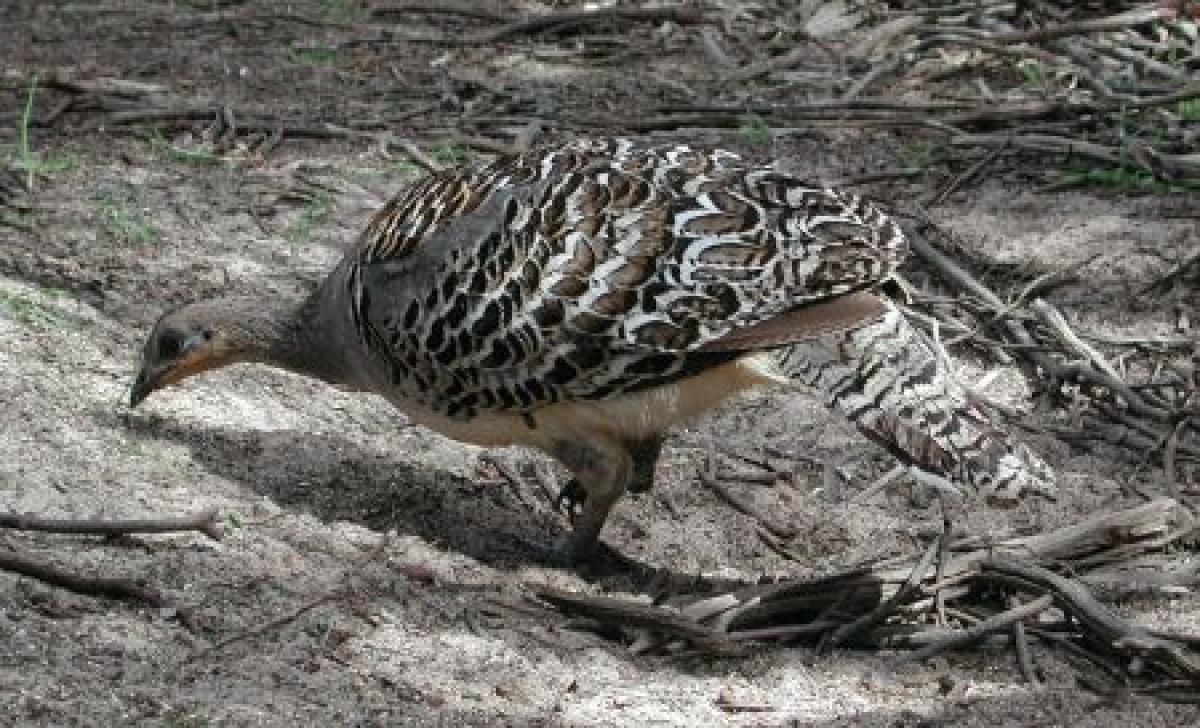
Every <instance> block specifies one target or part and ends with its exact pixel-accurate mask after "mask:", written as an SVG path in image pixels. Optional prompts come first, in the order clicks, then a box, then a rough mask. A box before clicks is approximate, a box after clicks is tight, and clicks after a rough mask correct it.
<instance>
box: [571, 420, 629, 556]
mask: <svg viewBox="0 0 1200 728" xmlns="http://www.w3.org/2000/svg"><path fill="white" fill-rule="evenodd" d="M551 454H552V455H554V457H556V458H558V459H559V460H560V461H561V462H562V463H563V464H564V465H566V466H567V468H568V469H570V471H571V472H572V473H573V474H574V475H575V478H574V482H575V483H576V487H577V488H578V489H579V490H582V491H583V492H584V493H585V495H586V497H585V498H584V499H583V502H582V508H581V509H580V511H579V513H578V515H576V516H575V517H574V518H573V519H572V525H573V530H572V531H571V534H570V536H568V538H567V541H566V544H565V545H564V551H565V554H564V555H565V557H566V559H567V560H568V561H569V562H570V563H572V564H578V563H581V562H584V561H587V560H588V559H589V558H590V557H591V556H592V554H593V553H594V552H595V550H596V542H597V540H598V539H599V537H600V529H602V528H603V527H604V522H605V520H607V519H608V513H609V511H611V510H612V507H613V505H615V504H616V502H617V501H618V500H620V498H621V495H622V494H623V493H624V492H625V489H626V488H628V487H629V482H630V480H631V479H632V476H633V459H632V458H631V457H630V455H629V452H628V451H627V450H626V448H625V447H624V446H623V445H622V444H620V443H617V442H611V441H606V440H605V439H602V438H586V437H577V438H571V439H565V438H564V439H558V440H555V441H554V445H553V449H552V451H551ZM571 487H572V486H571V485H570V484H569V483H568V485H567V488H568V489H569V488H571ZM564 490H566V489H564Z"/></svg>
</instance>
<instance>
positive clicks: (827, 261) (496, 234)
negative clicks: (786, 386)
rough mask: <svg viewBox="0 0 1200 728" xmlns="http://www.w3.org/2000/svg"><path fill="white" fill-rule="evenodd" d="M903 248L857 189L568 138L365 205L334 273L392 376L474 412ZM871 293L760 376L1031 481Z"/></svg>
mask: <svg viewBox="0 0 1200 728" xmlns="http://www.w3.org/2000/svg"><path fill="white" fill-rule="evenodd" d="M906 255H907V245H906V242H905V240H904V237H903V235H902V234H901V232H900V230H899V228H898V227H897V225H896V224H895V223H894V222H893V221H892V220H891V219H890V218H888V217H887V216H886V215H884V214H883V213H882V212H881V211H880V210H879V209H877V208H876V207H875V206H873V205H871V204H870V203H868V202H866V201H864V200H863V199H861V198H859V197H857V196H855V195H852V194H847V193H843V192H840V191H837V190H831V189H827V188H823V187H821V186H819V185H814V184H810V183H807V182H804V181H803V180H800V179H797V178H795V177H792V176H788V175H785V174H782V173H780V172H778V171H775V170H774V169H771V168H762V167H753V166H749V165H746V164H744V163H743V162H742V161H741V160H740V159H739V158H738V157H737V156H736V155H733V154H730V153H728V152H722V151H703V150H696V149H692V148H689V147H687V146H671V147H646V146H638V145H635V144H633V143H631V142H628V141H625V140H584V141H579V142H575V143H572V144H568V145H566V146H562V147H558V148H555V149H551V150H548V151H542V152H535V153H528V154H522V155H515V156H505V157H501V158H499V159H496V160H494V161H491V162H488V163H483V164H477V165H471V166H466V167H462V168H458V169H455V170H450V171H446V172H441V173H437V174H433V175H431V176H429V177H427V178H425V179H423V180H421V181H420V182H418V183H417V184H415V185H414V186H413V187H412V188H411V189H409V190H408V191H407V192H406V193H404V194H402V195H400V196H399V197H397V198H396V199H395V200H393V201H392V202H391V203H389V204H388V205H387V206H386V207H385V208H384V209H383V210H382V211H381V212H380V213H379V214H378V215H377V216H376V217H375V218H374V220H373V221H372V223H371V224H370V226H369V228H368V229H367V231H366V232H365V234H364V236H363V238H362V240H361V242H360V243H359V245H358V247H357V249H356V250H354V251H352V252H351V254H350V255H349V256H348V257H347V261H346V263H344V264H343V269H344V270H343V274H342V277H343V279H344V285H345V293H346V295H347V296H348V298H349V303H350V307H351V308H352V314H353V323H354V328H355V330H356V331H357V335H358V336H359V337H360V339H361V341H362V342H363V343H364V344H365V346H366V348H367V349H368V350H369V351H370V354H371V356H372V358H373V360H374V361H375V363H376V364H377V365H378V366H379V367H380V368H381V370H382V371H384V372H385V375H384V376H385V377H386V379H387V387H389V388H390V389H391V391H392V392H393V393H394V396H393V398H394V399H399V400H403V401H405V402H406V403H411V404H412V405H414V406H418V407H421V408H425V409H427V410H430V411H432V412H434V413H437V414H438V415H439V416H444V417H447V418H450V419H453V420H456V421H471V420H472V419H473V418H477V417H482V416H487V415H490V414H495V413H511V414H519V415H522V416H528V417H535V416H536V415H537V412H538V410H539V409H542V408H546V407H549V406H551V405H554V404H556V403H563V402H572V401H580V400H591V401H594V400H606V399H611V398H619V397H623V396H628V395H631V394H634V393H637V392H640V391H644V390H647V389H649V388H654V387H658V386H662V385H668V384H671V383H673V382H678V381H681V380H684V379H687V378H688V377H692V376H694V375H697V374H699V373H702V372H705V371H706V370H711V369H713V368H714V367H719V366H722V365H725V364H728V363H730V362H734V361H738V360H741V359H743V358H745V357H747V356H749V355H754V354H755V353H756V352H755V347H754V346H753V345H752V344H746V345H743V344H742V343H740V341H741V340H740V339H738V337H737V333H738V332H742V331H745V330H747V328H748V327H754V326H757V325H761V324H764V323H768V322H771V321H772V320H776V319H778V317H781V316H784V315H786V314H788V313H789V312H794V311H796V310H797V309H802V308H804V307H807V306H811V305H813V304H817V303H822V302H828V301H831V300H836V299H838V298H840V297H843V296H846V295H847V294H850V293H853V292H855V291H860V290H864V289H869V288H870V287H872V286H874V285H876V284H878V283H879V282H881V281H883V280H884V279H886V278H887V277H888V276H889V275H890V274H891V273H892V272H893V271H894V270H895V269H896V267H897V266H898V265H899V264H900V263H901V262H902V261H903V260H904V258H905V256H906ZM882 310H883V313H882V315H881V316H879V317H876V319H874V320H872V321H869V322H864V323H863V324H862V325H861V326H858V327H856V328H853V329H852V330H849V331H842V332H839V333H832V334H826V335H824V336H818V337H815V338H810V339H808V340H805V341H800V342H794V341H792V342H783V343H781V344H779V345H778V346H777V347H775V348H774V350H773V351H772V353H771V357H770V359H771V365H772V367H773V373H772V374H771V377H772V378H774V379H776V380H790V381H798V382H801V383H803V384H807V385H809V386H812V387H815V388H817V389H819V390H821V391H823V392H825V393H826V395H827V397H828V399H829V402H830V404H831V405H833V406H835V407H837V408H839V409H841V410H842V411H843V412H845V413H846V414H847V415H848V416H849V417H850V419H851V420H853V421H854V422H855V423H856V424H857V425H858V426H859V428H860V429H861V430H862V431H863V432H864V433H865V434H867V435H868V436H869V437H870V438H871V439H873V440H875V441H876V442H878V443H880V444H882V445H883V446H884V447H886V448H887V449H888V450H890V451H892V452H893V453H895V454H896V455H897V456H899V457H900V458H901V459H902V460H904V461H905V462H908V463H910V464H911V465H912V466H913V467H914V468H916V469H917V470H918V471H920V472H922V473H927V474H930V475H932V476H934V477H938V478H946V479H950V480H953V481H954V482H956V483H959V484H962V485H966V486H968V487H971V488H976V489H979V490H980V491H982V492H984V493H986V494H989V495H993V496H996V497H1000V498H1005V497H1008V496H1010V495H1016V494H1017V493H1019V492H1020V491H1022V490H1026V489H1034V490H1048V489H1049V488H1050V484H1051V482H1052V475H1051V474H1050V473H1049V472H1048V471H1047V470H1046V468H1045V466H1044V465H1042V464H1041V463H1040V461H1038V460H1037V458H1036V457H1034V456H1033V455H1032V454H1031V453H1029V452H1028V451H1027V450H1026V449H1025V448H1024V447H1023V446H1021V445H1018V444H1016V443H1015V442H1013V441H1012V440H1011V439H1010V438H1009V437H1008V435H1007V434H1006V433H1005V432H1004V431H1003V430H1001V429H1000V428H999V427H997V426H995V425H993V424H992V423H991V421H990V420H989V419H988V418H987V416H986V415H985V414H984V413H983V412H981V411H980V410H979V409H978V408H977V407H975V406H974V405H973V404H972V403H971V402H970V400H969V397H968V396H967V393H966V392H965V390H963V388H962V387H961V386H960V385H958V384H957V383H956V382H955V381H954V380H953V377H952V376H950V375H949V373H948V372H945V371H943V370H942V369H941V367H940V365H939V362H938V359H937V357H936V356H935V355H934V354H933V352H932V351H931V350H930V348H929V346H928V345H927V344H925V343H924V342H923V341H921V340H920V338H919V336H918V335H916V332H914V331H913V330H912V329H911V327H910V326H909V325H908V323H907V322H906V321H905V319H904V317H903V316H902V315H901V314H900V313H899V312H898V311H897V310H896V309H895V308H894V307H892V306H891V305H890V304H884V305H883V306H882ZM732 342H739V343H736V344H735V343H732ZM757 348H765V347H762V346H759V347H757Z"/></svg>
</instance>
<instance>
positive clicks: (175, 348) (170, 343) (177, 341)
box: [158, 333, 183, 359]
mask: <svg viewBox="0 0 1200 728" xmlns="http://www.w3.org/2000/svg"><path fill="white" fill-rule="evenodd" d="M182 350H183V339H182V338H181V337H180V336H179V335H178V334H174V333H165V334H163V335H162V338H160V339H159V341H158V355H159V357H161V358H163V359H174V358H175V357H177V356H179V353H180V352H181V351H182Z"/></svg>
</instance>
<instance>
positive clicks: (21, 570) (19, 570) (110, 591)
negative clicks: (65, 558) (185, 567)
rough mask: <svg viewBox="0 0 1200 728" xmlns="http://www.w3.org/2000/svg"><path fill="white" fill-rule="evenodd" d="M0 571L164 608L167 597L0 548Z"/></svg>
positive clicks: (131, 582) (65, 587)
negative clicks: (71, 570) (74, 571)
mask: <svg viewBox="0 0 1200 728" xmlns="http://www.w3.org/2000/svg"><path fill="white" fill-rule="evenodd" d="M0 570H3V571H8V572H12V573H14V574H20V575H22V576H28V577H30V578H32V579H37V580H38V581H41V582H44V583H46V584H50V585H51V586H57V587H59V588H62V589H66V590H67V591H71V592H75V593H76V594H84V595H86V596H93V597H106V598H109V599H132V600H135V601H139V602H144V603H145V604H149V605H150V606H152V607H164V606H166V604H167V600H166V599H165V598H164V597H163V596H162V594H160V593H159V592H157V591H155V590H154V589H150V588H148V587H143V586H139V585H138V584H136V583H134V582H133V581H130V580H129V579H111V578H105V577H93V576H82V575H80V574H73V573H71V572H69V571H66V570H64V569H60V568H58V567H57V566H53V565H51V564H47V563H45V562H41V561H36V560H34V559H30V558H28V557H25V556H21V555H20V554H17V553H14V552H12V551H0Z"/></svg>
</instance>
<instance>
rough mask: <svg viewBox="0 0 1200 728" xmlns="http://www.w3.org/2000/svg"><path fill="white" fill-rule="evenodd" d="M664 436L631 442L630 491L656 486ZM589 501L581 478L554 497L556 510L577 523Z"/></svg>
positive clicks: (574, 479) (564, 487)
mask: <svg viewBox="0 0 1200 728" xmlns="http://www.w3.org/2000/svg"><path fill="white" fill-rule="evenodd" d="M662 444H663V438H662V437H660V436H652V437H647V438H645V439H643V440H635V441H633V442H631V443H629V455H630V457H632V458H633V476H632V480H630V482H629V492H630V493H645V492H647V491H649V490H650V488H652V487H653V486H654V469H655V468H656V467H657V466H658V457H659V455H660V454H661V453H662ZM585 502H587V489H586V488H584V487H583V486H582V485H580V483H579V478H571V479H570V480H568V481H567V483H566V485H564V486H563V487H562V488H561V489H560V490H559V491H558V495H557V496H555V497H554V510H556V511H558V512H559V513H562V514H564V515H566V517H567V518H568V519H569V520H570V521H571V523H575V519H577V518H578V517H579V514H580V513H582V512H583V507H584V503H585Z"/></svg>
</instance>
